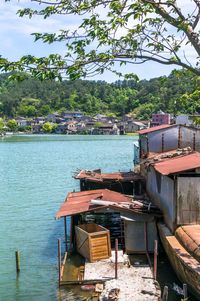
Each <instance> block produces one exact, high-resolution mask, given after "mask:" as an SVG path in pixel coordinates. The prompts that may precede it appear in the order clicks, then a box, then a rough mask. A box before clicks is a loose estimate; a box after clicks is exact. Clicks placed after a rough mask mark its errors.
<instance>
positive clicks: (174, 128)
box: [138, 124, 200, 158]
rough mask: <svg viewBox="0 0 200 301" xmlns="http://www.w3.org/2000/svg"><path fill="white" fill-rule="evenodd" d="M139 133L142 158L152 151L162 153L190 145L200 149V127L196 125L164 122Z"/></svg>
mask: <svg viewBox="0 0 200 301" xmlns="http://www.w3.org/2000/svg"><path fill="white" fill-rule="evenodd" d="M138 133H139V147H140V158H146V157H148V155H149V154H150V153H161V152H166V151H170V150H174V149H177V148H184V147H188V146H189V147H191V149H193V150H196V151H200V129H198V128H195V127H188V126H182V125H177V124H175V125H167V124H163V125H160V126H156V127H152V128H148V129H144V130H141V131H138Z"/></svg>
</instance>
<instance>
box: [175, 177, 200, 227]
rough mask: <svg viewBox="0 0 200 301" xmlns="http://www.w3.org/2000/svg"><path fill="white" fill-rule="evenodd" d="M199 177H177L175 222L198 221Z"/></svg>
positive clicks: (187, 222) (199, 203) (199, 217)
mask: <svg viewBox="0 0 200 301" xmlns="http://www.w3.org/2000/svg"><path fill="white" fill-rule="evenodd" d="M199 184H200V177H192V176H190V177H178V179H177V224H178V225H185V224H197V223H200V185H199Z"/></svg>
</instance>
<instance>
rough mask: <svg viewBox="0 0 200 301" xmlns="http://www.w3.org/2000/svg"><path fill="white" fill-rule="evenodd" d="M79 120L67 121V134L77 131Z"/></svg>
mask: <svg viewBox="0 0 200 301" xmlns="http://www.w3.org/2000/svg"><path fill="white" fill-rule="evenodd" d="M76 124H77V122H76V121H69V122H66V123H65V125H66V133H67V134H76V132H77V127H76Z"/></svg>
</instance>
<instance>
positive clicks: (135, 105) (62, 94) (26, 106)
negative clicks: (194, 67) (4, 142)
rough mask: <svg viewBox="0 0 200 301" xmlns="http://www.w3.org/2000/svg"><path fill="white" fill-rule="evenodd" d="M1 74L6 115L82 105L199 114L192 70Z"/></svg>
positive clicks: (119, 111)
mask: <svg viewBox="0 0 200 301" xmlns="http://www.w3.org/2000/svg"><path fill="white" fill-rule="evenodd" d="M8 78H9V74H1V75H0V115H1V116H3V117H15V116H24V117H33V116H45V115H47V114H48V113H50V112H55V111H57V112H61V111H66V110H80V111H83V112H85V113H86V114H89V115H95V114H96V113H102V114H107V115H109V114H113V115H116V116H119V117H120V116H123V114H127V113H132V114H133V116H134V117H136V118H138V119H147V118H149V117H150V116H151V114H152V113H153V112H156V111H158V110H162V111H165V112H169V113H172V114H178V113H189V114H191V113H200V89H199V86H200V83H199V82H198V78H197V77H194V75H191V74H190V73H189V72H188V71H187V72H183V71H179V72H172V73H171V74H170V76H169V77H166V76H163V77H159V78H153V79H151V80H149V81H148V80H141V81H138V82H135V81H133V80H128V81H125V80H124V81H117V82H115V83H113V84H108V83H106V82H103V81H96V82H95V81H87V80H75V81H63V82H55V81H42V82H41V81H39V80H37V79H33V78H31V77H29V76H28V75H27V79H25V80H24V81H21V82H16V81H9V80H8Z"/></svg>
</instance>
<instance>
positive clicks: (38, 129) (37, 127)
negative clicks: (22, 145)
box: [32, 123, 42, 134]
mask: <svg viewBox="0 0 200 301" xmlns="http://www.w3.org/2000/svg"><path fill="white" fill-rule="evenodd" d="M41 132H42V124H39V123H34V124H32V133H33V134H39V133H41Z"/></svg>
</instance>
